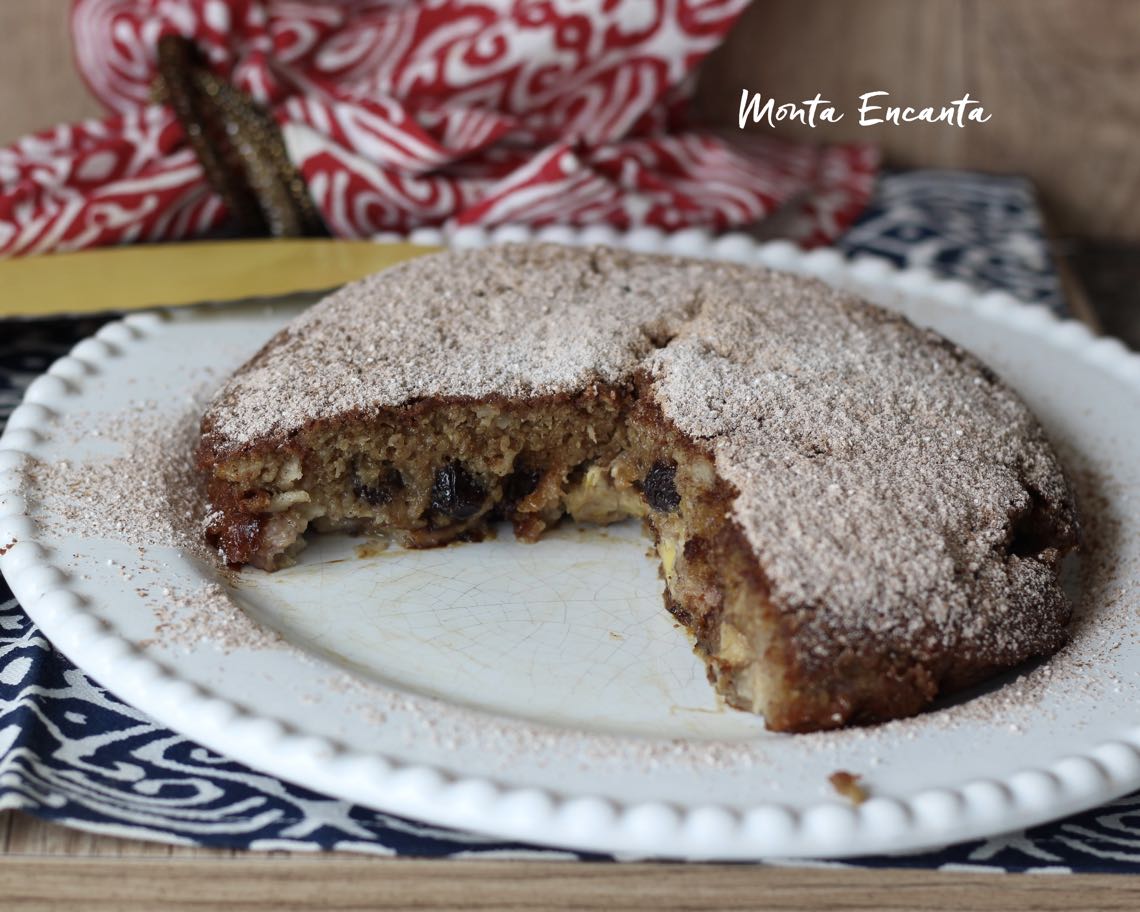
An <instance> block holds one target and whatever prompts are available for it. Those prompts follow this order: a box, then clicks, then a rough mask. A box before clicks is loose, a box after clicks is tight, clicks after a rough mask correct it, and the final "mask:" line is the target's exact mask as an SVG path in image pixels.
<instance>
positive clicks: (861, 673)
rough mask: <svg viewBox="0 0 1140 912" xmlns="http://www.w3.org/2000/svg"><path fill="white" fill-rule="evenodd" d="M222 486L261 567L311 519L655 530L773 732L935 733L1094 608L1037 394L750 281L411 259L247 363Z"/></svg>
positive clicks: (823, 297) (225, 444)
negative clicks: (1076, 612)
mask: <svg viewBox="0 0 1140 912" xmlns="http://www.w3.org/2000/svg"><path fill="white" fill-rule="evenodd" d="M198 465H199V466H200V468H201V470H202V471H203V472H204V473H205V475H206V476H207V485H208V495H209V498H210V501H211V506H212V513H211V517H210V520H209V527H208V530H207V536H208V538H209V540H210V541H211V542H212V543H213V544H214V545H216V546H217V547H218V548H219V550H220V552H221V554H222V556H223V557H224V559H225V560H226V561H227V562H228V563H229V564H231V565H235V566H240V565H244V564H252V565H254V566H256V567H260V568H263V569H265V570H274V569H276V568H280V567H283V566H285V565H287V564H289V563H290V561H291V560H292V558H293V555H294V554H295V553H296V552H297V550H298V549H299V548H300V547H301V546H302V545H303V537H302V536H303V534H304V533H305V532H306V531H307V530H310V531H315V532H323V531H328V530H352V531H357V532H368V533H384V534H388V535H391V536H393V537H395V538H397V539H398V540H400V541H402V542H403V543H404V544H405V545H408V546H411V547H428V546H433V545H440V544H443V543H445V542H449V541H452V540H454V539H457V538H464V539H478V538H479V537H480V534H481V532H482V531H483V530H484V529H485V528H486V527H487V525H488V524H489V523H491V522H492V521H495V520H499V519H506V520H509V521H510V522H512V523H513V524H514V527H515V531H516V534H517V535H519V536H520V537H522V538H524V539H528V540H533V539H535V538H537V537H538V536H540V535H541V534H542V532H543V530H544V529H547V528H549V527H550V526H551V525H553V524H554V523H557V522H558V521H559V520H560V519H561V518H562V517H563V516H566V515H569V516H572V517H573V518H575V519H577V520H584V521H589V522H601V523H606V522H611V521H615V520H619V519H623V518H626V517H631V516H632V517H641V518H643V519H644V521H645V524H646V526H647V528H648V529H649V531H650V533H651V534H652V536H653V538H654V540H655V542H656V546H657V550H658V552H659V554H660V556H661V562H662V570H663V574H664V577H665V581H666V595H665V599H666V603H667V606H668V608H669V610H670V611H672V612H673V613H674V614H675V615H676V616H677V617H678V618H679V619H680V620H681V621H683V622H684V624H685V625H686V626H687V627H688V629H689V630H690V631H691V632H692V634H693V636H694V637H695V640H696V644H697V650H698V652H699V653H700V655H701V656H702V657H703V659H704V660H705V662H706V663H707V667H708V674H709V677H710V679H711V680H712V682H713V683H714V684H715V686H716V688H717V690H718V691H719V692H720V693H721V694H722V695H723V696H724V698H725V699H726V700H727V702H728V703H730V704H731V705H732V706H735V707H739V708H741V709H745V710H750V711H753V712H760V713H763V715H764V718H765V721H766V723H767V725H768V726H769V727H770V728H772V729H775V730H780V731H808V730H814V729H824V728H834V727H838V726H842V725H845V724H849V723H866V722H873V721H877V720H885V719H891V718H896V717H900V716H905V715H908V714H912V713H915V712H917V711H919V710H920V709H922V708H923V707H924V706H926V705H928V704H929V703H930V702H931V701H932V700H933V699H934V698H935V697H936V696H937V695H938V694H940V693H945V692H947V691H951V690H954V689H957V688H961V687H963V686H965V685H968V684H971V683H973V682H976V681H978V680H980V679H982V678H984V677H986V676H988V675H991V674H993V673H994V672H996V671H998V670H1000V669H1004V668H1008V667H1011V666H1013V665H1016V664H1018V663H1021V662H1023V661H1025V660H1027V659H1029V658H1031V657H1034V656H1042V655H1047V654H1049V653H1051V652H1053V651H1054V650H1056V649H1057V648H1058V647H1059V646H1060V645H1061V643H1062V642H1063V640H1064V637H1065V625H1066V623H1067V621H1068V618H1069V614H1070V606H1069V604H1068V603H1067V601H1066V598H1065V595H1064V594H1063V592H1062V589H1061V587H1060V586H1059V584H1058V579H1057V577H1058V563H1059V561H1060V559H1061V558H1062V557H1063V556H1064V555H1065V553H1066V552H1068V551H1069V550H1070V549H1071V548H1072V547H1073V546H1074V544H1075V541H1076V536H1077V521H1076V516H1075V511H1074V506H1073V501H1072V496H1071V494H1070V491H1069V488H1068V485H1067V483H1066V480H1065V476H1064V474H1063V472H1062V469H1061V467H1060V465H1059V464H1058V461H1057V458H1056V456H1055V455H1054V453H1053V451H1052V450H1051V448H1050V446H1049V444H1048V442H1047V441H1046V439H1045V436H1044V434H1043V433H1042V430H1041V428H1040V426H1039V425H1038V423H1037V421H1036V420H1035V419H1034V418H1033V416H1032V415H1031V414H1030V413H1029V411H1028V410H1027V409H1026V407H1025V405H1024V404H1023V403H1022V402H1021V401H1020V400H1019V399H1018V398H1017V396H1016V395H1014V394H1013V393H1012V392H1011V391H1010V390H1009V389H1008V388H1007V387H1006V386H1005V385H1004V384H1002V383H1001V382H1000V381H999V380H998V379H997V378H996V377H995V376H994V375H993V374H992V373H991V372H990V371H988V370H987V369H986V368H985V367H984V366H982V365H981V364H980V363H979V362H978V361H977V360H975V359H974V358H973V357H972V356H970V355H969V354H967V353H966V352H964V351H963V350H962V349H960V348H958V347H956V346H955V345H952V344H950V343H949V342H947V341H946V340H944V339H942V338H941V337H939V336H937V335H935V334H934V333H931V332H926V331H922V330H920V329H917V328H916V327H914V326H913V325H912V324H910V323H909V322H907V321H906V320H904V319H902V318H900V317H898V316H894V315H891V314H889V313H887V312H886V311H884V310H881V309H879V308H877V307H873V306H871V305H869V304H867V303H864V302H862V301H860V300H858V299H856V298H854V297H851V296H850V295H848V294H844V293H842V292H839V291H836V290H834V289H832V288H830V287H828V286H826V285H824V284H822V283H820V282H816V281H813V280H808V279H804V278H800V277H795V276H791V275H785V274H781V273H776V272H768V271H764V270H758V269H752V268H746V267H743V266H737V265H729V264H723V263H711V262H705V261H698V260H687V259H678V258H664V257H651V256H642V255H635V254H631V253H624V252H619V251H615V250H610V249H605V248H596V249H590V250H581V249H570V248H563V247H557V246H545V245H529V246H528V245H518V246H502V247H495V248H490V249H486V250H478V251H464V252H449V253H442V254H438V255H434V256H428V257H423V258H420V259H416V260H413V261H411V262H407V263H404V264H401V265H399V266H397V267H395V268H393V269H389V270H388V271H386V272H383V273H381V274H379V275H375V276H372V277H371V278H368V279H365V280H363V281H361V282H357V283H355V284H352V285H349V286H347V287H345V288H343V289H342V290H340V291H338V292H336V293H335V294H333V295H331V296H330V297H328V298H326V299H325V300H324V301H322V302H321V303H320V304H318V305H316V306H315V307H313V308H312V309H310V310H309V311H307V312H306V313H304V314H302V315H301V316H300V317H298V318H297V319H295V320H294V321H293V322H292V323H290V324H289V325H288V326H286V327H285V328H284V329H283V330H282V331H281V332H280V333H278V334H277V335H276V336H275V337H274V338H273V339H272V340H271V341H270V342H269V343H268V344H267V345H266V346H265V347H264V348H263V349H262V350H261V351H260V352H259V353H258V354H257V355H256V356H255V357H254V358H253V359H252V360H250V361H249V363H247V364H246V365H245V366H244V367H242V368H241V369H240V370H239V371H238V372H237V373H236V374H235V375H234V376H233V377H232V378H231V379H230V380H229V382H228V383H226V385H225V386H224V387H223V389H222V390H221V391H220V392H219V394H218V395H217V397H216V398H215V399H214V401H213V402H212V404H211V405H210V407H209V410H208V411H207V413H206V415H205V417H204V418H203V421H202V436H201V443H200V448H199V452H198ZM378 610H380V609H378Z"/></svg>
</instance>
